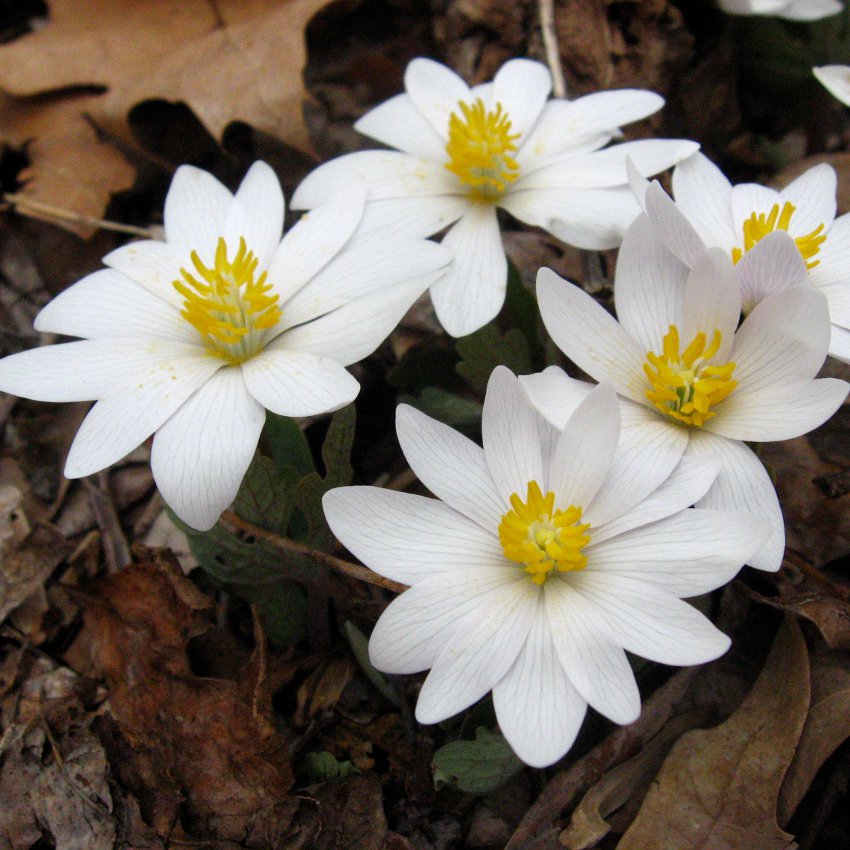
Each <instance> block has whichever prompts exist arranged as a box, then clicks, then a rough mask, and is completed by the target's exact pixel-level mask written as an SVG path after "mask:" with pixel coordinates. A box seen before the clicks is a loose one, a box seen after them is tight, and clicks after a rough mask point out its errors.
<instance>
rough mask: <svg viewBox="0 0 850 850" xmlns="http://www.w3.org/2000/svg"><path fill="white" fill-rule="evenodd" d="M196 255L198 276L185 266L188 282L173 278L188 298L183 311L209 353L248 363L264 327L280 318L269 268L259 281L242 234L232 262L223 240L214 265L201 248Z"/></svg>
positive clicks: (255, 350) (184, 302)
mask: <svg viewBox="0 0 850 850" xmlns="http://www.w3.org/2000/svg"><path fill="white" fill-rule="evenodd" d="M191 258H192V265H193V266H194V270H195V274H192V273H191V272H189V271H187V270H186V269H184V268H181V269H180V274H181V275H182V277H183V280H182V281H181V280H175V281H174V288H175V289H176V290H177V291H178V292H179V293H180V295H182V296H183V299H184V301H183V310H182V311H181V313H180V315H181V316H182V317H183V318H184V319H185V320H186V321H187V322H189V324H190V325H192V326H193V327H194V328H195V329H196V330H197V331H198V333H199V334H200V335H201V339H202V340H203V343H204V345H205V346H206V348H207V351H209V353H210V354H212V355H214V356H215V357H220V358H222V359H223V360H227V361H228V362H230V363H243V362H244V361H246V360H248V359H250V358H251V357H253V356H254V355H255V354H256V353H257V352H258V351H259V350H260V349H261V348H262V347H263V342H264V338H263V337H264V334H263V331H265V330H267V329H268V328H271V327H273V326H274V325H275V324H277V322H278V320H279V319H280V317H281V315H282V313H283V311H282V310H281V308H280V307H279V306H278V303H277V300H278V297H277V295H275V294H270V293H271V292H272V286H271V284H269V283H266V273H265V272H263V273H262V274H261V275H260V276H259V277H258V278H256V279H255V277H254V276H255V274H256V271H257V263H258V260H257V258H256V257H255V256H254V254H253V252H251V251H249V250H248V246H247V245H246V244H245V240H244V239H242V238H240V239H239V249H238V250H237V251H236V256H235V257H234V258H233V259H232V260H228V259H227V245H225V243H224V239H222V238H219V240H218V245H217V246H216V250H215V264H214V265H213V267H212V268H208V267H207V266H205V265H204V264H203V262H202V261H201V258H200V257H199V256H198V253H197V251H192V253H191Z"/></svg>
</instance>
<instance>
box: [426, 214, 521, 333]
mask: <svg viewBox="0 0 850 850" xmlns="http://www.w3.org/2000/svg"><path fill="white" fill-rule="evenodd" d="M442 245H443V247H444V248H446V249H448V250H449V251H450V252H451V254H452V257H453V258H454V259H453V262H452V264H451V266H449V268H448V270H447V271H446V273H445V275H443V277H441V278H440V280H438V281H437V282H436V283H435V284H433V286H432V287H431V300H432V301H433V303H434V310H435V311H436V313H437V318H438V319H439V320H440V324H441V325H442V326H443V327H444V328H445V329H446V332H447V333H449V334H451V336H466V334H469V333H472V332H473V331H476V330H478V328H480V327H482V326H483V325H486V324H487V322H489V321H490V320H491V319H492V318H494V317H495V316H496V314H497V313H498V312H499V310H501V309H502V305H503V304H504V303H505V288H506V286H507V280H508V261H507V258H506V257H505V249H504V247H503V246H502V237H501V235H500V233H499V222H498V220H497V219H496V209H495V207H492V206H489V205H485V204H479V205H477V206H473V207H470V208H469V209H468V210H467V211H466V212H465V213H464V215H463V218H461V219H460V221H458V222H457V224H455V225H454V226H453V227H452V229H451V230H449V232H448V233H447V234H446V236H445V238H444V239H443V242H442Z"/></svg>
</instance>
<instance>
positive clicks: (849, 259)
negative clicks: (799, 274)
mask: <svg viewBox="0 0 850 850" xmlns="http://www.w3.org/2000/svg"><path fill="white" fill-rule="evenodd" d="M814 259H816V260H819V261H820V262H819V263H818V264H817V265H816V266H815V267H814V268H812V269H809V279H810V280H811V283H812V286H814V287H817V288H818V289H823V288H825V287H827V286H840V287H842V288H843V287H846V286H847V281H848V280H850V213H845V214H844V215H842V216H839V217H838V218H837V219H835V221H834V222H832V224H831V225H830V226H829V229H828V230H827V236H826V242H824V243H823V244H822V245H821V247H820V250H819V251H818V253H817V256H816V257H815V258H814Z"/></svg>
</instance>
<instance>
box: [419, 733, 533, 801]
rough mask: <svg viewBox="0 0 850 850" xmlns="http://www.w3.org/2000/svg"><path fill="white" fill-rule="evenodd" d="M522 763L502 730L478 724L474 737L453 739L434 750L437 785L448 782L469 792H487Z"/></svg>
mask: <svg viewBox="0 0 850 850" xmlns="http://www.w3.org/2000/svg"><path fill="white" fill-rule="evenodd" d="M522 767H523V764H522V762H521V761H520V760H519V759H518V758H517V757H516V755H515V754H514V751H513V750H512V749H511V747H510V745H509V744H508V742H507V741H506V740H505V739H504V737H503V736H502V735H501V734H498V733H495V732H490V731H489V730H488V729H485V728H484V727H483V726H479V727H478V728H477V729H476V730H475V740H474V741H453V742H452V743H450V744H446V745H445V746H443V747H440V749H439V750H437V751H436V752H435V753H434V787H435V788H437V789H439V788H441V787H442V786H443V785H446V784H448V785H451V786H452V787H454V788H457V789H458V790H460V791H464V792H466V793H467V794H488V793H490V791H493V790H495V789H496V788H498V787H499V786H500V785H502V784H503V783H504V782H507V780H508V779H510V778H511V777H512V776H513V775H514V774H515V773H517V772H519V771H520V770H522Z"/></svg>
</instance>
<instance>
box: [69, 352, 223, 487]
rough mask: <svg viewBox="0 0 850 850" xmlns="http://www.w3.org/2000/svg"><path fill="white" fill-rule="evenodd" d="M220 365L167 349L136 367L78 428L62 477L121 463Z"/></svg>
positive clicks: (203, 358) (196, 355) (194, 353)
mask: <svg viewBox="0 0 850 850" xmlns="http://www.w3.org/2000/svg"><path fill="white" fill-rule="evenodd" d="M153 344H155V343H148V345H149V346H151V345H153ZM186 348H188V346H186ZM224 365H225V363H224V361H223V360H219V359H218V358H217V357H209V356H207V355H205V354H198V353H196V351H193V352H192V353H190V354H185V353H182V354H181V353H178V352H175V351H174V350H173V344H172V346H169V348H166V349H165V350H164V351H162V355H161V356H160V357H156V358H153V357H152V358H150V359H149V360H147V361H146V362H142V363H140V364H139V367H140V368H139V370H138V371H137V372H131V373H129V374H127V373H125V374H124V376H123V380H122V381H121V382H120V383H117V382H116V383H115V384H113V385H112V386H111V387H110V388H109V390H108V391H107V393H105V394H104V395H102V396H101V397H100V400H99V401H98V402H97V403H96V404H95V405H94V407H92V409H91V410H90V411H89V413H88V416H86V418H85V419H84V420H83V423H82V425H80V429H79V431H77V436H76V437H75V438H74V442H73V444H72V445H71V450H70V451H69V452H68V459H67V461H66V463H65V476H66V477H67V478H81V477H82V476H84V475H91V474H92V473H93V472H98V471H99V470H101V469H105V468H106V467H107V466H109V465H110V464H113V463H115V462H116V461H119V460H121V458H122V457H124V456H125V455H126V454H128V453H129V452H131V451H132V450H133V449H135V448H136V447H137V446H138V445H139V444H140V443H142V442H143V441H144V440H146V439H147V438H148V437H149V436H150V435H151V434H153V432H154V431H156V430H157V429H158V428H159V427H160V426H161V425H162V424H163V423H164V422H165V421H166V420H167V419H168V418H169V417H170V416H172V415H173V414H174V413H175V412H176V411H177V409H178V408H179V407H180V406H181V405H182V404H184V403H185V402H186V400H187V399H188V398H189V397H190V396H191V395H192V394H193V393H195V392H196V391H197V390H199V389H200V388H201V387H202V386H203V385H204V384H205V383H206V382H207V381H208V380H210V378H212V376H213V374H214V373H215V372H217V371H218V370H219V369H220V368H222V367H223V366H224Z"/></svg>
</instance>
